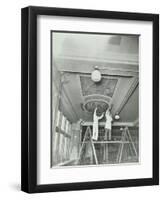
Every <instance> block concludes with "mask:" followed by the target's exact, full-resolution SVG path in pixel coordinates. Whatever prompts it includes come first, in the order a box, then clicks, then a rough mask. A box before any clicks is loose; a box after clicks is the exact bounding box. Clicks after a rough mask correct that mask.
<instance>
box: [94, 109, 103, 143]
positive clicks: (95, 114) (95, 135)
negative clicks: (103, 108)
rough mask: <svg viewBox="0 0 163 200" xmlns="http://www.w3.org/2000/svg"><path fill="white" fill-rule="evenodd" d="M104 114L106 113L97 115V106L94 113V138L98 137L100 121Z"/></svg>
mask: <svg viewBox="0 0 163 200" xmlns="http://www.w3.org/2000/svg"><path fill="white" fill-rule="evenodd" d="M103 116H104V113H102V115H101V116H97V107H96V108H95V110H94V114H93V136H92V139H93V140H97V139H98V121H99V120H100V119H102V118H103Z"/></svg>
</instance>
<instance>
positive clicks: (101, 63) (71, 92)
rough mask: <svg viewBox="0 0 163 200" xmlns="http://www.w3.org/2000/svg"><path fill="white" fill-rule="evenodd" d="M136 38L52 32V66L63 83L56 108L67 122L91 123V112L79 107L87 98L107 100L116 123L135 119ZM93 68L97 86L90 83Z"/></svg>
mask: <svg viewBox="0 0 163 200" xmlns="http://www.w3.org/2000/svg"><path fill="white" fill-rule="evenodd" d="M138 39H139V38H138V36H136V35H113V34H112V35H111V34H110V35H108V34H86V33H85V34H81V33H70V32H53V34H52V67H53V68H55V69H57V70H58V71H59V72H61V74H62V79H63V80H64V81H63V82H62V83H63V84H62V92H61V102H60V109H61V110H62V112H64V114H65V116H66V117H67V118H68V119H69V120H70V121H72V122H76V121H77V120H78V119H80V118H82V119H84V120H85V121H92V113H91V112H86V111H85V110H84V108H85V107H83V105H85V102H86V100H87V98H88V97H90V96H91V95H94V96H96V98H97V97H98V96H100V98H102V99H103V100H104V101H105V100H106V101H110V104H111V105H112V114H113V115H115V114H116V113H119V115H120V120H119V121H120V122H133V123H134V122H135V121H137V120H138V108H139V100H138V96H139V95H138V94H139V87H138V85H139V78H138V77H139V67H138V66H139V52H138V49H139V46H138V44H139V42H138ZM94 66H98V67H99V70H100V72H101V74H102V80H101V81H100V83H98V84H95V83H94V82H93V81H92V80H91V72H92V71H93V70H94ZM94 96H93V97H94ZM91 98H92V96H91Z"/></svg>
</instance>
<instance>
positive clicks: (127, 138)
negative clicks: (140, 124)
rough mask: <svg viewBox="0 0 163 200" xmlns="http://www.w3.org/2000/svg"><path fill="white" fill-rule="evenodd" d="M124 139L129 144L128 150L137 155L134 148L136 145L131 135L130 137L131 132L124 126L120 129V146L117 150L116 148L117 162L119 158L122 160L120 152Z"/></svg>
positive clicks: (121, 152) (119, 160)
mask: <svg viewBox="0 0 163 200" xmlns="http://www.w3.org/2000/svg"><path fill="white" fill-rule="evenodd" d="M125 141H128V142H129V143H128V145H129V148H130V152H131V153H132V154H133V155H135V157H136V158H137V157H138V153H137V150H136V147H135V144H134V142H133V140H132V137H131V134H130V131H129V129H128V127H125V128H124V129H123V131H122V136H121V143H120V146H119V150H118V154H117V162H118V163H120V162H121V160H122V154H123V149H124V144H125Z"/></svg>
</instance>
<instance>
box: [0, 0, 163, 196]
mask: <svg viewBox="0 0 163 200" xmlns="http://www.w3.org/2000/svg"><path fill="white" fill-rule="evenodd" d="M161 2H162V1H161V0H155V1H147V0H135V1H131V0H122V1H120V0H119V1H118V0H114V1H109V0H86V1H84V0H46V1H43V0H28V1H21V0H4V1H1V7H0V8H1V9H0V22H1V26H0V27H1V30H0V50H1V51H0V55H1V58H0V62H1V65H0V122H1V123H0V134H1V138H0V199H18V200H19V199H21V200H22V199H35V200H37V199H45V198H46V199H48V200H50V199H56V200H57V199H62V200H64V199H66V200H68V199H71V200H73V199H79V200H80V199H84V198H85V199H86V198H87V199H89V198H90V199H92V198H94V199H101V198H106V199H114V200H116V199H123V198H125V199H126V200H127V199H131V198H132V199H133V200H138V199H142V198H148V199H162V198H161V195H163V185H160V186H155V187H139V188H120V189H105V190H91V191H80V192H79V191H78V192H64V193H63V192H60V193H49V194H46V193H45V194H35V195H28V194H25V193H23V192H20V191H19V190H20V119H21V118H20V88H21V86H20V81H21V79H20V43H21V37H20V9H21V7H24V6H27V5H40V6H53V7H54V6H56V7H70V8H71V7H74V8H75V7H76V8H88V9H108V10H113V11H114V10H117V11H132V12H153V13H160V14H161V16H160V21H161V23H160V35H161V34H162V33H163V27H162V20H163V6H162V5H161ZM161 41H162V39H160V44H161ZM162 53H163V52H161V51H160V55H161V54H162ZM160 57H161V56H160ZM160 60H161V59H160ZM160 66H161V63H160ZM160 71H161V73H160V75H161V76H163V70H162V69H161V70H160ZM160 83H161V87H162V86H163V78H162V80H161V81H160ZM160 96H161V99H160V102H163V92H162V93H161V95H160ZM160 111H163V104H162V105H161V106H160ZM162 120H163V113H161V118H160V121H162ZM160 124H161V123H160ZM162 124H163V123H162ZM162 131H163V125H162V126H161V130H160V141H161V140H162V136H161V132H162ZM161 143H162V142H161ZM160 150H161V153H163V145H162V146H161V147H160ZM160 157H161V156H160ZM162 166H163V157H162V159H161V165H160V168H161V167H162ZM161 176H162V173H161ZM161 183H162V177H161Z"/></svg>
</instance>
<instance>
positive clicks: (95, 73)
mask: <svg viewBox="0 0 163 200" xmlns="http://www.w3.org/2000/svg"><path fill="white" fill-rule="evenodd" d="M91 79H92V81H94V82H96V83H97V82H100V81H101V72H100V71H99V68H98V66H95V67H94V71H93V72H92V74H91Z"/></svg>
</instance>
